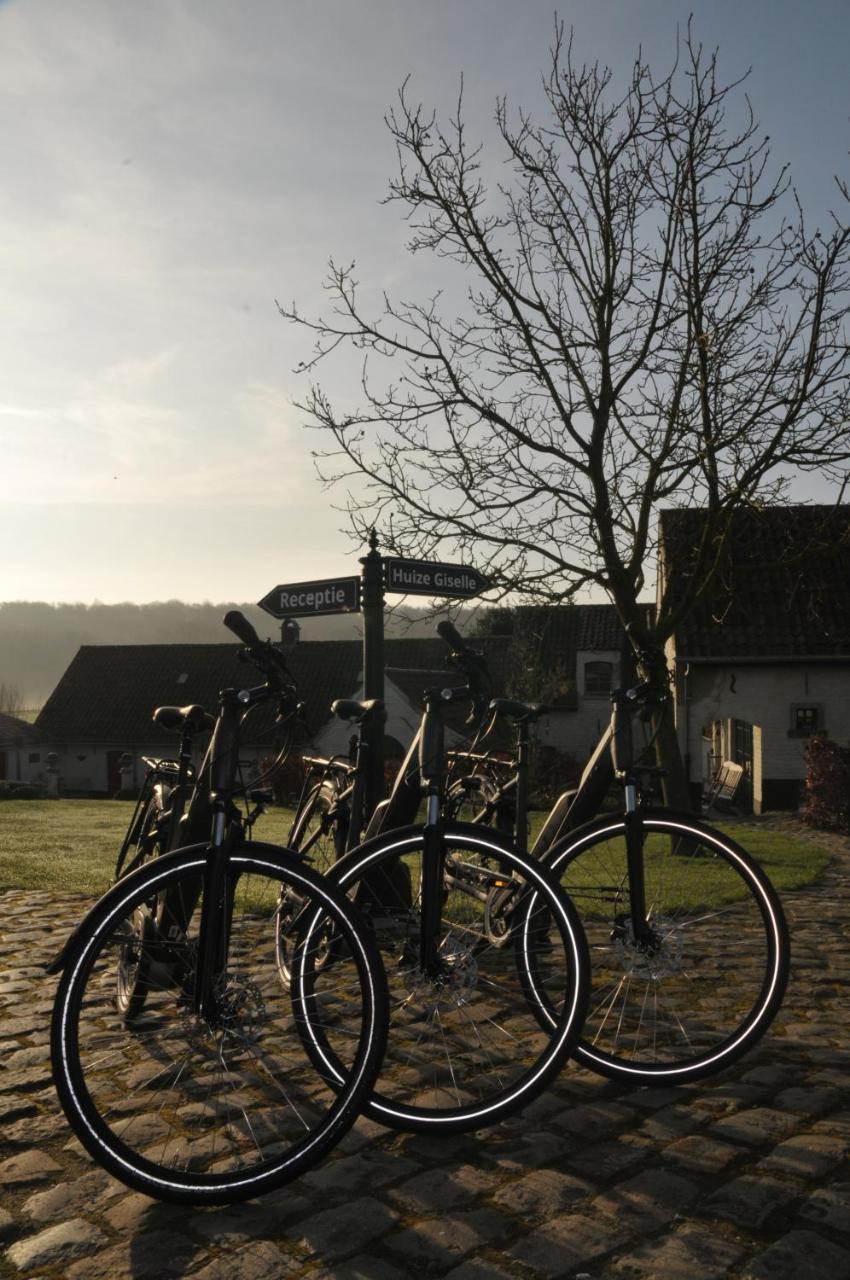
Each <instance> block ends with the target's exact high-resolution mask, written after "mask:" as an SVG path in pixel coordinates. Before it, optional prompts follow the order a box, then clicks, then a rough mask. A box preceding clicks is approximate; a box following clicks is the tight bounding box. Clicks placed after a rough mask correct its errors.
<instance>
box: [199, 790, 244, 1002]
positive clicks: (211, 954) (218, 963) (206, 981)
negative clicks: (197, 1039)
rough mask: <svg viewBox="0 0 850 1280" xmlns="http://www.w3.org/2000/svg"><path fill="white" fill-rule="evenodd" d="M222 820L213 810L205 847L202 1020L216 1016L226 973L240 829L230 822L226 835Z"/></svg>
mask: <svg viewBox="0 0 850 1280" xmlns="http://www.w3.org/2000/svg"><path fill="white" fill-rule="evenodd" d="M219 819H220V820H219ZM225 822H226V814H225V812H224V811H223V810H222V811H221V813H219V812H218V811H216V813H215V816H214V819H213V843H212V845H211V847H210V849H209V850H208V853H207V861H206V866H205V867H204V873H203V897H202V899H201V919H200V921H199V925H198V963H197V972H196V978H195V992H194V1009H195V1013H196V1014H198V1016H199V1017H201V1018H203V1019H204V1021H205V1022H212V1021H214V1019H215V1015H216V1011H217V1008H218V996H219V994H220V992H221V990H222V989H223V986H224V981H223V980H224V978H225V977H226V974H227V956H228V953H229V950H230V931H231V927H232V924H233V901H234V895H235V892H236V878H235V876H233V875H232V874H231V870H230V854H231V852H232V850H233V849H234V847H235V845H236V844H237V843H238V839H239V837H240V836H241V829H240V827H239V825H238V823H231V824H230V827H229V829H228V830H227V834H226V835H225V834H224V823H225Z"/></svg>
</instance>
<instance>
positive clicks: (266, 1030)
mask: <svg viewBox="0 0 850 1280" xmlns="http://www.w3.org/2000/svg"><path fill="white" fill-rule="evenodd" d="M225 622H226V624H227V625H228V626H229V628H230V629H231V630H232V631H234V632H235V633H236V634H237V635H238V636H239V638H240V639H241V640H242V641H243V643H244V645H245V650H244V654H245V656H246V657H247V658H248V659H249V660H250V661H251V662H252V663H254V665H256V666H257V667H258V668H259V669H260V670H261V671H262V673H263V675H264V677H265V680H264V683H263V684H262V685H260V686H257V687H254V688H245V689H241V690H238V691H237V690H235V689H225V690H224V691H223V692H222V694H221V697H220V704H219V710H218V715H217V718H216V723H215V729H214V731H213V735H212V740H211V742H210V745H209V747H208V750H207V753H206V757H205V760H204V764H203V765H202V767H201V769H200V770H199V772H198V778H197V781H196V783H195V787H194V791H193V794H192V797H191V800H190V801H189V803H188V805H187V807H186V812H185V815H184V821H183V822H182V824H181V829H182V830H183V831H184V832H188V833H189V835H190V838H191V835H192V834H193V833H194V832H196V831H198V830H199V829H200V828H201V827H204V826H205V827H206V830H207V831H208V832H209V831H211V836H208V837H207V839H206V840H204V841H203V842H200V843H197V844H189V845H187V846H185V847H181V848H178V849H175V850H173V851H171V852H167V853H164V854H162V855H161V856H157V857H153V858H148V859H142V860H141V864H140V865H139V866H138V867H137V869H135V870H133V871H131V872H129V874H126V875H123V876H122V877H121V878H120V879H119V880H118V882H117V884H115V885H114V886H113V887H112V888H111V889H110V890H109V891H108V892H107V893H106V894H105V895H104V896H103V898H101V899H100V901H99V902H98V903H97V904H96V905H95V906H94V907H93V908H92V909H91V911H90V912H89V913H88V915H87V916H86V917H85V918H84V920H83V921H82V922H81V924H80V925H79V926H78V927H77V929H76V930H75V932H74V933H73V934H72V936H71V938H70V939H69V940H68V942H67V943H66V945H65V947H64V948H63V949H62V952H61V953H60V954H59V955H58V956H57V957H56V959H55V960H54V962H53V963H52V965H51V966H50V971H52V972H57V971H59V970H61V971H62V975H61V978H60V982H59V986H58V990H57V995H56V1002H55V1006H54V1014H53V1022H52V1028H51V1050H52V1060H53V1071H54V1079H55V1082H56V1087H57V1091H58V1094H59V1098H60V1101H61V1103H62V1106H63V1108H64V1110H65V1113H66V1115H67V1117H68V1120H69V1123H70V1124H71V1127H72V1128H73V1130H74V1132H75V1134H76V1135H77V1137H78V1138H79V1140H80V1141H81V1142H82V1144H83V1145H84V1146H85V1147H86V1149H87V1150H88V1151H89V1152H90V1154H91V1155H92V1156H94V1158H95V1159H96V1160H98V1161H99V1162H100V1163H101V1164H103V1165H104V1167H105V1168H107V1169H108V1170H109V1171H110V1172H111V1173H112V1174H114V1175H115V1176H116V1177H118V1178H119V1179H121V1180H122V1181H124V1182H125V1183H127V1185H129V1186H131V1187H134V1188H136V1189H138V1190H141V1191H143V1192H145V1193H146V1194H148V1195H152V1196H155V1197H157V1198H160V1199H165V1200H175V1201H182V1202H187V1203H199V1204H216V1203H224V1202H232V1201H237V1200H241V1199H246V1198H248V1197H252V1196H256V1195H259V1194H262V1193H263V1192H266V1191H269V1190H272V1189H273V1188H275V1187H277V1186H280V1185H281V1184H282V1183H285V1182H287V1181H289V1180H290V1179H292V1178H294V1177H296V1176H297V1175H299V1174H300V1173H302V1172H303V1171H304V1170H305V1169H307V1168H309V1167H310V1166H312V1165H313V1164H314V1163H315V1162H316V1161H317V1160H318V1159H320V1158H321V1157H322V1156H323V1155H324V1154H325V1153H326V1152H327V1151H328V1150H329V1149H330V1148H331V1147H332V1146H333V1145H334V1144H335V1143H336V1142H337V1141H339V1139H340V1138H341V1137H342V1136H343V1135H344V1134H345V1132H346V1131H347V1130H348V1128H349V1127H350V1126H351V1124H352V1123H353V1122H354V1120H355V1119H356V1117H357V1115H358V1113H359V1112H360V1110H361V1107H362V1105H363V1103H364V1102H365V1100H366V1098H367V1097H368V1095H369V1093H370V1090H371V1088H372V1085H373V1083H374V1080H375V1078H376V1075H377V1072H378V1070H379V1067H380V1062H381V1057H382V1054H383V1050H384V1045H385V1042H386V1030H387V1017H388V1015H387V987H386V980H385V977H384V973H383V968H382V965H381V962H380V956H379V954H378V952H377V949H376V947H375V941H374V937H373V935H372V933H371V931H370V930H369V929H367V928H366V927H365V925H364V922H363V920H362V918H361V916H360V914H359V913H358V911H357V909H356V907H355V906H354V905H353V904H352V903H351V902H350V901H349V900H348V898H347V897H346V895H345V894H344V893H342V892H340V891H339V890H338V889H337V888H335V887H334V886H333V885H331V884H329V883H328V882H327V881H326V880H325V879H323V878H322V877H321V876H319V875H318V874H317V873H316V872H315V871H313V870H312V869H311V868H310V867H308V866H306V865H305V863H304V860H303V859H301V858H299V857H297V856H296V855H294V854H292V853H291V852H289V851H288V850H285V849H280V848H277V847H275V846H272V845H269V844H264V843H258V842H253V841H248V840H247V839H246V833H245V826H244V823H243V821H242V819H241V815H240V810H239V808H238V806H237V803H236V801H237V798H238V797H239V794H240V787H239V784H238V752H239V740H240V727H241V723H242V719H243V717H244V715H245V713H246V712H247V711H249V710H250V709H251V708H252V707H254V706H256V705H258V704H260V703H262V702H265V701H268V700H270V699H272V700H276V701H277V705H278V708H279V714H281V715H284V716H285V715H289V714H290V713H291V710H292V706H293V701H294V693H293V691H292V690H291V688H290V687H289V684H288V680H287V676H288V673H287V672H286V670H285V664H283V662H282V659H281V658H280V655H279V654H277V652H276V651H275V650H274V648H273V647H272V646H271V645H269V644H267V643H266V644H264V643H262V642H260V641H259V639H258V637H257V636H256V633H255V632H254V631H253V628H252V627H250V625H249V624H248V623H247V621H246V620H245V619H244V618H243V617H242V616H241V614H238V613H236V612H232V613H230V614H228V616H227V618H226V619H225ZM172 710H173V711H175V712H176V711H177V710H178V709H172ZM290 897H297V899H298V901H299V903H300V911H299V915H298V919H297V920H291V921H290V923H289V931H288V940H287V945H288V949H289V956H290V965H291V980H290V981H289V982H288V983H287V984H284V983H282V982H281V980H280V974H279V970H278V965H277V957H276V943H275V938H276V922H277V917H278V913H279V911H280V904H281V901H282V900H284V899H286V898H290ZM140 920H141V921H144V925H143V927H141V928H140V925H139V922H140ZM328 937H332V938H333V940H334V962H333V964H332V965H328V964H327V963H325V957H324V955H323V947H324V943H325V940H326V939H327V938H328ZM128 948H133V949H137V950H138V954H139V956H140V957H142V958H143V963H144V969H145V974H144V986H145V998H144V1000H143V1001H142V1002H141V1007H140V1008H139V1010H138V1012H137V1013H136V1014H135V1016H127V1010H124V1011H119V1009H117V1008H116V1000H115V983H116V968H117V966H118V965H119V963H120V958H121V957H122V955H124V956H125V955H126V953H127V949H128ZM556 1021H557V1022H558V1024H560V1018H559V1017H558V1016H557V1015H556ZM317 1044H319V1045H320V1046H321V1050H322V1054H332V1055H333V1059H334V1063H335V1064H336V1066H335V1070H334V1072H333V1073H330V1072H328V1071H327V1070H325V1069H324V1067H323V1065H322V1060H321V1055H320V1054H318V1053H317V1049H316V1045H317Z"/></svg>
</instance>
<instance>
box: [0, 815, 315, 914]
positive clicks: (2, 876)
mask: <svg viewBox="0 0 850 1280" xmlns="http://www.w3.org/2000/svg"><path fill="white" fill-rule="evenodd" d="M134 808H135V805H134V803H133V802H132V801H131V800H7V801H5V802H3V803H2V804H0V889H59V890H61V891H62V892H65V893H88V894H91V895H92V897H95V896H97V895H98V894H101V893H103V892H104V890H105V889H108V888H109V886H110V884H111V883H112V876H113V873H114V871H115V861H116V858H117V857H118V850H119V849H120V848H121V842H122V840H123V839H124V833H125V832H126V830H127V827H128V825H129V822H130V818H131V816H132V814H133V810H134ZM291 820H292V814H291V812H290V810H288V809H275V810H273V811H272V812H270V813H268V814H266V815H265V816H264V817H262V818H261V819H260V820H259V822H258V823H257V825H256V827H255V831H256V834H257V838H258V839H260V840H270V841H272V842H273V843H282V842H283V841H284V839H285V838H286V833H287V832H288V830H289V824H290V822H291Z"/></svg>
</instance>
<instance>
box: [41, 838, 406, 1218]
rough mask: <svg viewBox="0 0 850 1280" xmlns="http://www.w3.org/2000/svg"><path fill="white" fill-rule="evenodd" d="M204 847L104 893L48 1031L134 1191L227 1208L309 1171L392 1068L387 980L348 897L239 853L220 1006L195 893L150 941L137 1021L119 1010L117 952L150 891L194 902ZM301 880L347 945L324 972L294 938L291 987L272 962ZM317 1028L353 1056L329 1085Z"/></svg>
mask: <svg viewBox="0 0 850 1280" xmlns="http://www.w3.org/2000/svg"><path fill="white" fill-rule="evenodd" d="M204 852H205V850H204V848H203V847H202V846H197V847H196V848H194V849H187V850H181V851H179V852H177V853H175V854H172V855H167V856H166V857H164V858H161V859H158V860H157V861H156V862H155V863H154V864H152V865H151V866H149V867H146V868H143V869H142V870H141V871H139V872H138V873H136V874H135V875H133V876H130V877H128V878H127V880H126V881H123V880H122V881H121V882H119V884H118V885H117V886H115V888H114V889H113V890H111V891H110V893H109V894H108V895H107V896H106V897H105V898H104V899H103V900H102V901H101V902H100V903H99V904H98V906H97V907H96V908H95V909H94V911H93V912H92V913H91V915H90V917H89V920H88V922H87V923H86V924H85V925H84V926H83V927H82V929H81V932H80V936H79V938H78V939H77V942H76V944H75V947H74V951H73V952H72V954H71V956H70V957H69V961H68V964H67V967H66V969H65V972H64V974H63V977H62V981H61V983H60V986H59V990H58V992H57V1000H56V1005H55V1008H54V1018H53V1029H52V1051H53V1063H54V1076H55V1080H56V1085H57V1090H58V1092H59V1096H60V1100H61V1102H62V1105H63V1107H64V1109H65V1112H66V1114H67V1116H68V1119H69V1121H70V1123H71V1125H72V1127H73V1129H74V1131H75V1133H76V1134H77V1136H78V1137H79V1139H80V1141H81V1142H82V1143H83V1145H84V1146H85V1147H86V1148H87V1149H88V1151H89V1152H90V1153H91V1154H92V1155H93V1156H94V1157H95V1159H97V1160H98V1161H99V1162H100V1163H102V1164H103V1165H104V1166H105V1167H106V1168H107V1169H108V1170H109V1171H110V1172H111V1173H113V1174H114V1175H115V1176H116V1177H118V1178H120V1179H121V1180H122V1181H124V1182H126V1183H127V1184H128V1185H129V1186H132V1187H135V1188H136V1189H139V1190H142V1191H144V1192H146V1193H147V1194H148V1195H152V1196H155V1197H157V1198H160V1199H166V1200H177V1201H184V1202H194V1203H205V1204H215V1203H226V1202H232V1201H236V1200H241V1199H245V1198H248V1197H250V1196H255V1195H259V1194H261V1193H263V1192H265V1191H268V1190H271V1189H272V1188H273V1187H276V1186H279V1185H281V1184H282V1183H284V1182H287V1181H289V1180H290V1179H291V1178H293V1177H295V1176H297V1175H298V1174H300V1173H301V1172H303V1170H304V1169H306V1168H309V1167H310V1166H311V1165H312V1164H314V1163H315V1162H316V1161H317V1160H318V1159H319V1158H321V1156H322V1155H324V1154H325V1153H326V1152H327V1151H328V1150H329V1149H330V1148H331V1147H332V1146H333V1145H334V1143H335V1142H337V1141H338V1140H339V1138H341V1137H342V1135H343V1134H344V1133H345V1132H346V1130H347V1129H348V1128H349V1127H350V1125H351V1124H352V1123H353V1122H354V1120H355V1119H356V1116H357V1114H358V1110H359V1107H360V1104H361V1102H362V1100H363V1099H364V1098H365V1096H366V1095H367V1094H368V1091H369V1089H370V1087H371V1084H372V1081H373V1079H374V1076H375V1073H376V1071H377V1068H378V1066H379V1063H380V1056H381V1052H382V1048H383V1038H384V1035H385V1018H386V1006H385V999H386V991H385V987H384V983H383V974H382V972H381V968H380V961H379V959H378V957H377V956H376V954H375V952H374V949H373V947H372V945H371V941H370V940H369V939H368V937H365V938H364V936H363V934H362V926H360V925H359V924H357V923H356V917H354V916H353V915H352V913H351V909H350V905H349V904H348V903H346V902H345V900H344V898H340V896H339V894H336V893H334V892H333V890H332V889H329V888H328V886H326V885H324V884H323V883H322V881H321V880H320V879H319V878H318V877H316V876H315V875H314V874H313V873H312V872H310V871H307V870H305V869H304V868H301V867H298V866H297V865H290V864H289V862H288V861H285V860H282V859H281V858H280V857H279V856H278V855H277V854H276V852H275V851H274V850H273V849H269V848H268V847H264V846H261V845H253V846H252V847H251V850H250V851H245V852H237V853H235V854H233V855H232V858H231V863H230V870H229V872H228V875H229V876H230V877H231V878H232V882H233V903H234V906H233V917H232V926H231V932H230V943H229V952H228V957H227V965H226V969H225V971H224V972H223V973H222V974H220V975H219V979H218V982H217V989H216V992H215V994H216V1012H215V1016H214V1017H211V1018H210V1019H209V1020H202V1019H201V1018H199V1017H198V1016H197V1015H196V1014H195V1013H194V1012H193V1003H192V995H193V986H194V980H195V976H196V960H197V923H198V921H199V918H200V904H198V906H197V908H196V909H195V911H194V913H193V914H192V917H191V920H190V922H189V927H188V929H187V931H186V932H185V934H183V935H182V936H179V937H175V938H172V939H170V940H168V941H165V940H164V939H163V936H162V934H161V933H160V934H159V935H158V938H157V941H156V942H155V943H154V944H152V945H151V947H150V948H149V955H148V960H149V965H148V972H147V999H146V1002H145V1006H144V1009H143V1010H142V1011H141V1013H140V1014H139V1016H138V1017H137V1018H135V1019H133V1020H132V1022H130V1023H128V1022H127V1021H126V1020H125V1019H123V1018H121V1017H120V1016H119V1015H118V1013H117V1011H116V1010H115V1004H114V987H115V963H116V953H117V952H118V951H120V949H121V947H122V946H124V945H125V938H126V934H127V930H128V928H129V926H130V924H131V922H132V918H133V913H134V911H135V910H136V908H137V906H138V904H139V903H140V902H144V901H147V900H148V899H149V897H150V895H151V894H152V893H156V894H159V895H161V897H167V899H168V901H169V902H170V903H172V904H173V903H175V902H177V901H179V899H180V897H181V896H182V897H185V898H186V900H188V901H191V902H193V903H194V902H195V901H196V900H197V893H198V888H199V883H200V877H202V875H203V869H204V863H205V858H204ZM290 884H294V885H296V886H297V888H298V891H299V893H300V894H301V895H302V898H303V899H304V901H305V902H306V903H309V904H310V907H311V910H312V911H313V915H314V917H315V918H316V919H317V920H319V921H320V920H331V921H332V922H333V928H334V930H335V931H336V933H337V934H338V936H339V937H341V938H342V939H343V940H344V943H345V950H344V954H341V955H340V958H339V962H338V963H337V964H336V965H335V966H334V969H333V972H332V974H329V976H328V978H327V980H326V979H325V977H324V975H323V973H322V971H321V970H320V969H317V967H316V966H315V965H310V966H308V967H306V968H305V966H304V964H303V960H304V957H305V955H306V953H307V951H308V950H309V944H305V946H303V947H302V948H301V950H300V951H298V949H297V948H296V953H297V962H296V964H295V981H294V982H293V990H292V991H291V992H290V991H289V990H288V989H287V988H285V987H284V986H283V984H281V982H280V978H279V975H278V972H277V965H276V962H275V942H274V938H275V929H274V923H275V913H276V911H277V904H278V900H279V897H280V891H281V887H282V886H283V885H290ZM307 1004H309V1007H310V1018H311V1026H314V1025H317V1026H319V1027H320V1028H321V1031H322V1035H323V1036H324V1037H326V1038H327V1039H328V1041H329V1043H331V1044H332V1045H333V1047H334V1052H335V1053H336V1054H338V1055H339V1057H340V1059H341V1060H342V1061H343V1062H344V1063H345V1064H346V1086H345V1088H344V1089H340V1086H339V1082H338V1081H334V1082H333V1083H332V1084H329V1083H328V1082H327V1081H326V1080H325V1079H323V1078H322V1076H321V1074H320V1073H319V1072H318V1071H317V1070H316V1066H315V1064H314V1062H313V1061H312V1059H311V1058H310V1056H309V1055H308V1054H307V1053H306V1051H305V1049H304V1041H303V1033H302V1030H301V1029H299V1025H298V1024H299V1022H301V1021H302V1020H303V1018H304V1008H305V1005H307Z"/></svg>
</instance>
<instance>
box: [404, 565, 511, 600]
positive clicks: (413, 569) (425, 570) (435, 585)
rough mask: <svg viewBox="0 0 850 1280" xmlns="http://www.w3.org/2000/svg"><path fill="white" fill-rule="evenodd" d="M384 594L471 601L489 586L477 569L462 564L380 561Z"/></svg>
mask: <svg viewBox="0 0 850 1280" xmlns="http://www.w3.org/2000/svg"><path fill="white" fill-rule="evenodd" d="M384 581H385V585H386V589H387V591H393V592H396V593H398V594H407V593H410V594H411V595H415V596H451V597H452V598H454V599H455V600H471V599H472V597H473V596H477V595H480V594H481V592H482V591H486V590H487V588H488V587H489V585H490V583H489V582H488V581H487V579H486V578H485V577H484V576H483V575H482V574H480V573H479V572H478V570H477V569H467V568H466V566H465V565H462V564H438V563H437V562H436V561H434V560H397V559H393V558H389V559H385V560H384Z"/></svg>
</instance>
